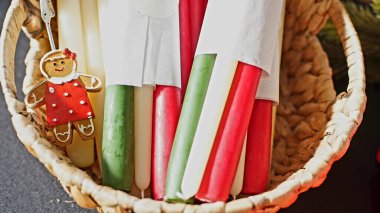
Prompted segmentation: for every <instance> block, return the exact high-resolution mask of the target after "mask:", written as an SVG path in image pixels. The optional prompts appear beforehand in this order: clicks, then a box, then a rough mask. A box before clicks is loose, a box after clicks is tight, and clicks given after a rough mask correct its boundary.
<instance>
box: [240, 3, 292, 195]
mask: <svg viewBox="0 0 380 213" xmlns="http://www.w3.org/2000/svg"><path fill="white" fill-rule="evenodd" d="M284 15H285V4H283V5H282V19H281V21H280V25H279V33H278V37H277V42H275V43H276V47H275V50H276V51H275V53H274V56H273V62H272V63H273V65H272V74H271V75H270V76H263V77H262V78H261V79H260V84H259V88H258V92H257V96H256V99H257V100H256V103H255V106H254V109H253V113H252V117H251V121H250V124H249V130H248V139H247V151H246V152H247V153H246V155H247V157H246V164H245V169H244V170H245V171H244V183H243V189H242V193H244V194H258V193H262V192H264V191H265V190H266V188H267V184H268V177H269V170H270V165H271V156H272V144H273V139H274V137H273V133H274V130H273V128H274V120H275V117H276V112H275V109H276V107H275V105H276V104H277V103H278V100H279V73H280V61H281V47H282V35H283V19H284Z"/></svg>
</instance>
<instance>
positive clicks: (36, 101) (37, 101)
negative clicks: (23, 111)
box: [31, 93, 43, 104]
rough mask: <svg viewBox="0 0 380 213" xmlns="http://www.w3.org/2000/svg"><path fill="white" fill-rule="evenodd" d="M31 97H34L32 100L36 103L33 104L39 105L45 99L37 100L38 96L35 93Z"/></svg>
mask: <svg viewBox="0 0 380 213" xmlns="http://www.w3.org/2000/svg"><path fill="white" fill-rule="evenodd" d="M31 95H32V98H33V99H34V102H33V103H31V104H37V103H39V102H40V101H42V100H43V98H40V99H39V100H37V96H36V95H35V94H34V93H32V94H31Z"/></svg>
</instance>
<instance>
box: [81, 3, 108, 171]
mask: <svg viewBox="0 0 380 213" xmlns="http://www.w3.org/2000/svg"><path fill="white" fill-rule="evenodd" d="M80 5H81V12H82V26H83V37H84V43H85V48H86V62H87V73H88V74H93V75H95V76H96V77H98V78H99V79H100V80H101V82H102V83H103V84H104V83H105V74H104V64H103V58H102V48H101V47H100V45H101V43H100V32H99V22H98V3H97V0H81V2H80ZM104 94H105V89H102V90H101V91H99V92H98V93H90V94H89V97H90V99H91V103H92V107H93V109H94V113H95V115H96V119H95V126H97V127H98V130H97V132H96V138H95V144H96V153H97V157H98V161H99V165H100V168H102V164H101V162H102V155H101V154H102V135H103V134H102V133H103V131H102V128H103V112H104Z"/></svg>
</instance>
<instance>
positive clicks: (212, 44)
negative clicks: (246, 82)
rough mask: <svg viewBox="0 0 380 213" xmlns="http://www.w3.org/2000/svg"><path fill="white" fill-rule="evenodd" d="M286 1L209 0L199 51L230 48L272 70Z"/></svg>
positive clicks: (235, 55) (249, 61)
mask: <svg viewBox="0 0 380 213" xmlns="http://www.w3.org/2000/svg"><path fill="white" fill-rule="evenodd" d="M283 4H284V1H283V0H237V1H231V0H210V1H209V2H208V5H207V11H206V14H205V18H204V24H203V26H202V31H201V35H200V38H201V39H200V40H199V41H198V47H197V51H196V55H199V54H212V53H214V54H215V53H216V54H218V53H220V52H228V54H231V57H233V59H235V60H237V61H241V62H244V63H247V64H251V65H254V66H257V67H259V68H261V69H262V70H264V71H265V72H266V73H264V75H268V74H270V73H271V70H272V63H273V56H274V54H275V45H276V41H277V38H278V34H279V26H280V20H281V9H282V7H283ZM231 14H232V15H231ZM204 29H207V30H204ZM226 54H227V53H226Z"/></svg>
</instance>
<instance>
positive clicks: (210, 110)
mask: <svg viewBox="0 0 380 213" xmlns="http://www.w3.org/2000/svg"><path fill="white" fill-rule="evenodd" d="M281 4H282V2H280V3H276V2H265V1H259V0H258V1H253V2H252V1H243V2H240V3H239V4H236V3H234V2H230V1H210V2H209V3H208V6H207V10H206V15H205V19H204V23H203V26H202V32H201V35H200V39H199V44H198V47H197V53H196V55H202V54H207V53H208V54H212V53H214V54H216V61H215V65H214V67H213V70H212V76H211V78H210V81H209V82H208V88H207V94H206V97H205V99H204V103H203V104H202V109H201V114H200V116H199V119H198V114H196V117H197V121H196V123H195V124H194V126H196V131H195V134H194V131H193V130H189V128H186V129H185V128H184V127H181V126H180V125H179V126H178V128H177V133H176V139H177V135H181V134H188V135H190V136H191V137H190V138H180V139H179V140H178V144H181V145H182V146H184V144H186V148H183V149H181V150H179V151H178V150H176V149H174V148H173V150H172V154H171V157H170V162H172V161H173V162H176V163H175V165H176V168H175V169H172V165H171V164H170V165H169V170H168V181H167V184H168V185H170V184H171V185H172V186H171V187H167V188H166V189H167V191H166V199H167V200H169V201H172V200H174V201H182V202H183V201H185V202H188V201H189V200H188V199H189V198H191V197H192V196H194V195H195V194H197V195H196V198H198V199H200V200H203V201H219V200H226V199H227V197H228V194H229V192H230V188H231V186H232V183H233V180H234V177H235V173H236V169H237V165H238V162H239V158H240V156H241V150H242V147H243V143H244V137H245V134H246V132H247V130H248V124H249V118H250V114H251V112H252V109H253V103H254V100H255V96H256V89H257V86H258V84H259V79H260V75H261V70H264V71H265V74H264V75H269V74H270V72H271V65H272V61H273V54H274V43H273V42H271V40H274V38H276V36H277V35H278V28H277V29H276V26H278V23H279V19H280V18H279V17H280V14H279V12H280V11H279V9H278V8H279V5H281ZM273 8H274V10H275V12H276V11H277V12H278V14H277V13H276V14H275V15H274V16H273V17H268V16H269V14H270V13H269V10H270V9H271V10H272V9H273ZM221 22H222V23H223V25H220V24H219V23H221ZM263 23H264V24H263ZM236 64H237V67H236ZM193 71H194V67H193ZM235 71H236V73H235ZM191 80H192V79H191V78H190V81H191ZM230 86H231V88H230ZM191 89H192V85H191V84H190V83H189V85H188V88H187V90H188V91H187V93H186V96H185V97H187V96H188V93H189V91H190V90H191ZM187 104H189V105H191V104H194V103H191V100H188V99H187V98H185V101H184V106H186V105H187ZM186 116H189V115H187V114H186V113H185V112H184V110H183V111H182V112H181V117H180V121H181V119H182V117H186ZM176 143H177V141H175V144H174V147H176V145H177V144H176ZM190 146H191V149H190V150H189V148H188V147H190ZM231 150H232V151H231ZM179 155H181V157H179ZM187 156H189V157H187ZM226 159H228V160H226ZM178 162H180V163H178ZM216 165H217V166H216ZM184 166H185V171H184V168H183V167H184ZM182 176H183V178H182ZM211 177H213V178H211ZM216 177H218V179H216ZM175 178H176V179H175ZM170 180H172V181H173V182H170ZM179 185H181V187H179ZM226 186H227V187H226Z"/></svg>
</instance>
